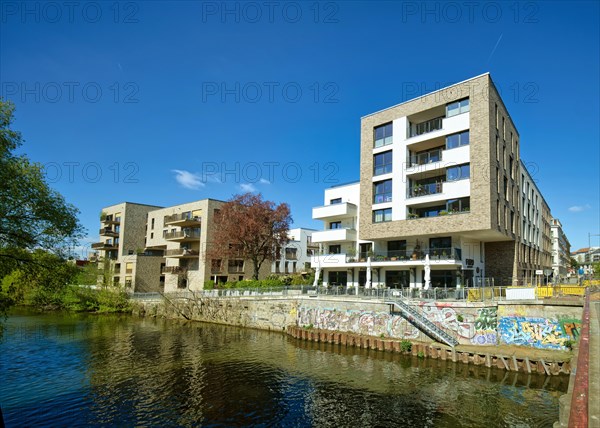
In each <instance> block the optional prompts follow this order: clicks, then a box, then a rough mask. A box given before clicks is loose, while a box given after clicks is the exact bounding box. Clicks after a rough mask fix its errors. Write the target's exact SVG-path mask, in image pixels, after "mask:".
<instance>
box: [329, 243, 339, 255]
mask: <svg viewBox="0 0 600 428" xmlns="http://www.w3.org/2000/svg"><path fill="white" fill-rule="evenodd" d="M341 252H342V246H341V245H330V246H329V254H341Z"/></svg>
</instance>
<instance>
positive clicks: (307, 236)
mask: <svg viewBox="0 0 600 428" xmlns="http://www.w3.org/2000/svg"><path fill="white" fill-rule="evenodd" d="M314 232H315V230H313V229H305V228H295V229H290V230H289V232H288V237H289V242H288V243H287V245H286V246H285V247H284V248H283V249H278V250H277V251H276V255H275V260H273V263H272V266H271V272H272V273H274V274H282V275H286V274H308V273H310V272H312V270H311V268H310V260H311V256H313V255H314V254H316V252H317V250H318V248H319V246H318V245H316V244H314V243H313V242H312V234H313V233H314Z"/></svg>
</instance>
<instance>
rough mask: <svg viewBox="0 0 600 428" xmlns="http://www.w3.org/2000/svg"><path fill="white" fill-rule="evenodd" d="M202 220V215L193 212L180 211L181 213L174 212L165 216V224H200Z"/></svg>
mask: <svg viewBox="0 0 600 428" xmlns="http://www.w3.org/2000/svg"><path fill="white" fill-rule="evenodd" d="M200 221H201V217H198V216H192V214H191V213H180V214H172V215H166V216H165V218H164V223H165V225H168V224H175V223H178V224H182V223H185V224H198V223H200Z"/></svg>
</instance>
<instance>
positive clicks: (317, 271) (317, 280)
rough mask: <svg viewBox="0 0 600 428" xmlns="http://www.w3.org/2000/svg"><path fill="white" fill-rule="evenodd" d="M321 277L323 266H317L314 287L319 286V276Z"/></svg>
mask: <svg viewBox="0 0 600 428" xmlns="http://www.w3.org/2000/svg"><path fill="white" fill-rule="evenodd" d="M320 275H321V266H317V270H316V271H315V280H314V282H313V287H316V286H317V285H319V276H320Z"/></svg>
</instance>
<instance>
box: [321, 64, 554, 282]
mask: <svg viewBox="0 0 600 428" xmlns="http://www.w3.org/2000/svg"><path fill="white" fill-rule="evenodd" d="M519 146H520V139H519V134H518V132H517V129H516V127H515V125H514V123H513V121H512V118H511V117H510V115H509V113H508V111H507V110H506V107H505V106H504V103H503V102H502V99H501V98H500V96H499V94H498V91H497V90H496V88H495V86H494V84H493V82H492V80H491V77H490V75H489V74H488V73H486V74H483V75H480V76H477V77H475V78H472V79H469V80H466V81H464V82H461V83H458V84H456V85H452V86H449V87H447V88H443V89H440V90H439V91H435V92H432V93H430V94H427V95H424V96H422V97H420V98H417V99H414V100H410V101H407V102H404V103H401V104H399V105H396V106H393V107H390V108H387V109H384V110H381V111H379V112H376V113H373V114H370V115H367V116H365V117H363V118H362V120H361V167H360V181H359V182H358V183H354V184H350V185H346V186H337V187H334V188H331V189H327V190H326V191H325V201H324V202H325V205H324V206H322V207H317V208H314V209H313V218H314V219H319V220H322V221H323V222H324V225H325V230H323V231H320V232H315V233H314V234H313V242H318V243H320V244H321V245H322V254H321V255H320V256H319V257H315V258H313V263H312V265H313V267H315V268H320V269H321V272H322V273H323V281H324V283H326V284H334V283H335V284H346V285H363V284H364V285H366V286H388V287H409V286H410V287H421V286H423V285H424V284H425V270H426V269H425V265H426V264H428V265H429V267H430V272H431V273H430V283H431V285H432V286H434V287H436V286H448V287H453V286H459V285H471V284H478V283H481V282H483V281H484V278H494V279H495V283H496V284H497V285H500V284H503V285H507V284H517V283H522V282H523V281H525V280H527V281H530V280H531V278H532V277H533V276H534V275H535V274H536V271H538V270H540V269H544V268H550V267H551V260H550V247H551V240H550V219H551V217H550V210H549V208H548V206H547V204H546V202H545V201H544V199H543V197H542V195H541V193H540V192H539V190H538V188H537V186H536V185H535V183H534V181H533V180H532V178H531V176H530V174H529V173H528V171H527V169H526V168H525V165H524V164H523V163H522V162H521V158H520V150H519ZM369 274H370V275H369ZM369 276H370V277H371V280H370V283H367V278H368V277H369Z"/></svg>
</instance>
